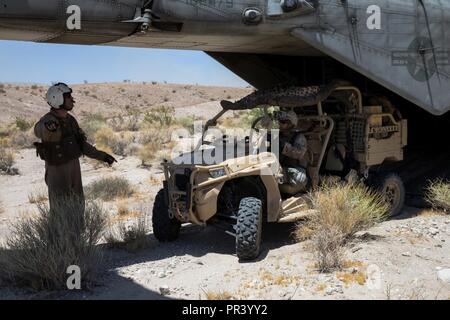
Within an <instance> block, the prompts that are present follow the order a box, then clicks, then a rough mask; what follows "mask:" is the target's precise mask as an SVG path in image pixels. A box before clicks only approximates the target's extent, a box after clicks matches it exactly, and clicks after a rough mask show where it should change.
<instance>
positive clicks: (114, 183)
mask: <svg viewBox="0 0 450 320" xmlns="http://www.w3.org/2000/svg"><path fill="white" fill-rule="evenodd" d="M133 193H134V189H133V187H132V186H131V184H130V182H129V181H128V180H127V179H125V178H121V177H110V178H103V179H100V180H97V181H94V182H92V183H90V184H89V185H88V186H87V187H86V194H87V196H88V198H90V199H102V200H103V201H111V200H114V199H116V198H125V197H129V196H131V195H132V194H133Z"/></svg>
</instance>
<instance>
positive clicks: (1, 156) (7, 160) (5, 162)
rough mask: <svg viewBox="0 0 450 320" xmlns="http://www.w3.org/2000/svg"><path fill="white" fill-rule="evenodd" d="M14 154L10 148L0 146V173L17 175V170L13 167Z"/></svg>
mask: <svg viewBox="0 0 450 320" xmlns="http://www.w3.org/2000/svg"><path fill="white" fill-rule="evenodd" d="M14 163H15V156H14V153H13V152H12V151H11V150H8V149H6V148H0V173H3V174H8V175H17V174H19V170H18V169H17V168H14Z"/></svg>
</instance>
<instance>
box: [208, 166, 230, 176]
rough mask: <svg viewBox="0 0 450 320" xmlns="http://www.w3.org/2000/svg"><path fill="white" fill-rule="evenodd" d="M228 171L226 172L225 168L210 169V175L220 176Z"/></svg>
mask: <svg viewBox="0 0 450 320" xmlns="http://www.w3.org/2000/svg"><path fill="white" fill-rule="evenodd" d="M226 174H227V173H226V172H225V169H224V168H220V169H214V170H211V171H209V175H210V176H211V178H220V177H223V176H225V175H226Z"/></svg>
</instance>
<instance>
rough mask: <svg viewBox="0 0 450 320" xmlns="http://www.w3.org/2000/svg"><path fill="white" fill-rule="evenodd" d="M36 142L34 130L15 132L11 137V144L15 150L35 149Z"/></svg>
mask: <svg viewBox="0 0 450 320" xmlns="http://www.w3.org/2000/svg"><path fill="white" fill-rule="evenodd" d="M35 141H36V137H35V135H34V133H33V130H32V129H30V130H27V131H21V130H14V131H12V132H11V134H10V136H9V144H10V145H11V147H14V148H23V149H26V148H33V142H35Z"/></svg>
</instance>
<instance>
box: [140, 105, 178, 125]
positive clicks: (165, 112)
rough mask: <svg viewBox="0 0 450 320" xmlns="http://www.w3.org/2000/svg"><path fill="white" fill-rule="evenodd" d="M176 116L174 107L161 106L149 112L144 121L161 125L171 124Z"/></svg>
mask: <svg viewBox="0 0 450 320" xmlns="http://www.w3.org/2000/svg"><path fill="white" fill-rule="evenodd" d="M174 117H175V109H174V108H172V107H166V106H160V107H157V108H154V109H152V110H150V111H149V112H147V113H146V114H145V116H144V122H145V123H147V124H155V123H156V124H159V125H160V126H170V125H171V124H172V122H173V120H174Z"/></svg>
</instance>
